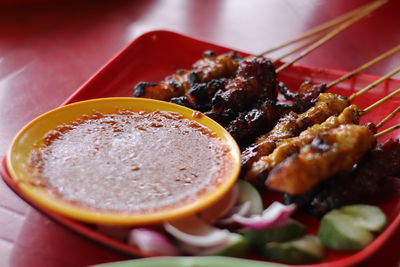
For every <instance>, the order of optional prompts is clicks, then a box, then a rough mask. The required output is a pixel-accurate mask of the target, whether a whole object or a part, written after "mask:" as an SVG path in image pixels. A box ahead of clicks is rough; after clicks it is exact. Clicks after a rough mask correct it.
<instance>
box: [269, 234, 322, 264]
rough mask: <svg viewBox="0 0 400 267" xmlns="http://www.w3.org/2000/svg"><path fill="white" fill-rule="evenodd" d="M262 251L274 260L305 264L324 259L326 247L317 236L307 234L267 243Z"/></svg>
mask: <svg viewBox="0 0 400 267" xmlns="http://www.w3.org/2000/svg"><path fill="white" fill-rule="evenodd" d="M262 253H263V255H265V256H266V257H268V258H269V259H272V260H276V261H280V262H285V263H290V264H305V263H312V262H317V261H320V260H322V259H323V258H324V247H323V246H322V244H321V241H320V240H319V238H318V237H317V236H312V235H305V236H303V237H301V238H299V239H295V240H292V241H287V242H283V243H279V242H270V243H267V244H266V245H265V246H264V248H263V251H262Z"/></svg>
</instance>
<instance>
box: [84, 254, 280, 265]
mask: <svg viewBox="0 0 400 267" xmlns="http://www.w3.org/2000/svg"><path fill="white" fill-rule="evenodd" d="M154 266H163V267H193V266H196V267H209V266H212V267H226V266H229V267H243V266H251V267H284V266H288V265H283V264H278V263H271V262H262V261H255V260H245V259H238V258H231V257H220V256H211V257H155V258H146V259H138V260H129V261H121V262H112V263H104V264H100V265H94V266H92V267H154Z"/></svg>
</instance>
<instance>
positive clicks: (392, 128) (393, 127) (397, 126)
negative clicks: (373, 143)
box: [375, 124, 400, 137]
mask: <svg viewBox="0 0 400 267" xmlns="http://www.w3.org/2000/svg"><path fill="white" fill-rule="evenodd" d="M396 129H400V124H397V125H395V126H392V127H390V128H387V129H385V130H383V131H382V132H379V133H377V134H375V137H379V136H382V135H384V134H388V133H390V132H393V131H394V130H396Z"/></svg>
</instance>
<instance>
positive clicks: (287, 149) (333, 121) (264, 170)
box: [245, 105, 363, 182]
mask: <svg viewBox="0 0 400 267" xmlns="http://www.w3.org/2000/svg"><path fill="white" fill-rule="evenodd" d="M362 113H363V111H362V110H360V109H359V108H358V107H357V106H356V105H351V106H349V107H347V108H345V109H344V110H343V111H342V113H340V115H339V116H331V117H329V118H328V119H327V120H326V121H324V122H323V123H321V124H314V125H313V126H311V127H309V128H308V129H307V130H304V131H303V132H301V133H300V135H299V136H296V137H291V138H287V139H284V140H282V141H281V142H279V143H277V144H276V148H275V150H274V151H273V152H272V153H271V154H269V155H266V156H263V157H261V158H260V159H259V160H258V161H256V162H254V163H253V165H252V166H251V168H250V170H249V171H248V173H247V174H246V177H245V179H246V180H248V181H250V182H252V181H255V180H257V181H263V180H265V179H266V177H267V176H268V173H269V171H271V170H272V169H273V168H274V167H276V166H277V165H278V164H279V163H281V162H282V161H284V160H285V159H286V158H288V157H289V156H291V155H293V154H295V153H299V151H300V149H301V148H302V147H303V146H305V145H307V144H310V143H311V142H312V141H313V139H314V138H315V137H316V136H317V135H318V134H320V133H322V132H326V131H328V130H330V129H333V128H336V127H338V126H340V125H342V124H358V123H359V121H360V116H361V114H362Z"/></svg>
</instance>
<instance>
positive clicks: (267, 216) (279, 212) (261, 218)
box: [232, 201, 296, 230]
mask: <svg viewBox="0 0 400 267" xmlns="http://www.w3.org/2000/svg"><path fill="white" fill-rule="evenodd" d="M295 210H296V205H295V204H291V205H288V206H286V205H283V204H282V203H279V202H276V201H275V202H273V203H272V204H271V205H270V206H269V207H268V208H267V209H265V210H264V211H263V212H262V214H261V215H252V216H250V217H244V216H241V215H239V214H235V215H233V216H232V218H233V220H234V221H235V222H236V223H238V224H240V225H241V226H244V227H248V228H251V229H257V230H259V229H266V228H269V227H272V226H274V225H276V224H278V223H280V222H282V221H284V220H285V219H286V218H288V217H289V216H290V215H292V214H293V212H294V211H295Z"/></svg>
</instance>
